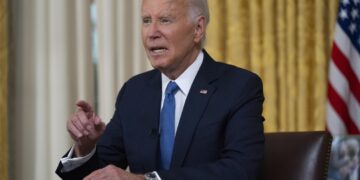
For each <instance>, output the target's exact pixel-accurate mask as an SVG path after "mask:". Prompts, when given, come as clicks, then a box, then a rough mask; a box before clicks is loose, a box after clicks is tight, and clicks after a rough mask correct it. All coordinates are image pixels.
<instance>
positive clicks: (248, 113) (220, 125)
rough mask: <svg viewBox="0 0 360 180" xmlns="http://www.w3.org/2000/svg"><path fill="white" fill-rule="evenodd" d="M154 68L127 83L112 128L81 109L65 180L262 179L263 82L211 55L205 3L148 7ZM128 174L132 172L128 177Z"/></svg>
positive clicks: (167, 0)
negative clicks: (83, 179)
mask: <svg viewBox="0 0 360 180" xmlns="http://www.w3.org/2000/svg"><path fill="white" fill-rule="evenodd" d="M142 21H143V22H142V39H143V44H144V48H145V50H146V53H147V56H148V58H149V60H150V63H151V65H152V66H153V67H154V70H151V71H149V72H145V73H142V74H140V75H137V76H135V77H133V78H131V79H130V80H129V81H127V82H126V83H125V84H124V86H123V87H122V89H121V90H120V93H119V95H118V97H117V101H116V105H115V109H116V110H115V112H114V115H113V117H112V119H111V121H110V123H109V124H108V125H106V126H105V124H104V123H103V122H102V121H101V120H100V118H99V117H97V116H96V114H95V112H94V110H93V108H92V107H91V106H90V105H89V104H88V103H86V102H83V101H79V102H78V103H77V110H76V112H75V113H74V114H73V115H72V117H71V118H70V120H69V121H68V123H67V128H68V131H69V133H70V135H71V137H72V138H73V140H74V142H75V145H74V146H73V147H72V149H71V150H70V151H69V152H68V153H67V154H66V155H65V156H64V157H63V158H62V159H61V162H60V164H59V166H58V168H57V171H56V172H57V173H58V174H59V176H60V177H62V178H64V179H82V178H84V177H85V179H86V180H88V179H153V180H155V179H163V180H167V179H207V180H208V179H227V180H228V179H256V177H257V175H258V173H259V169H260V166H261V161H262V158H263V154H264V152H263V151H264V134H263V117H262V115H261V114H262V104H263V101H264V97H263V92H262V83H261V80H260V78H259V77H258V76H256V75H255V74H253V73H251V72H249V71H246V70H243V69H240V68H237V67H234V66H230V65H226V64H223V63H218V62H215V61H214V60H213V59H212V58H211V57H210V56H209V55H208V54H207V52H206V51H205V50H203V43H204V40H205V32H206V26H207V24H208V21H209V10H208V5H207V1H206V0H143V2H142ZM127 167H129V169H130V172H128V171H125V170H124V169H125V168H127Z"/></svg>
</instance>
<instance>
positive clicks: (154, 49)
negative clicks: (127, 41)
mask: <svg viewBox="0 0 360 180" xmlns="http://www.w3.org/2000/svg"><path fill="white" fill-rule="evenodd" d="M149 50H150V53H151V54H154V55H161V54H164V53H165V52H166V51H167V50H168V49H167V48H165V47H152V48H150V49H149Z"/></svg>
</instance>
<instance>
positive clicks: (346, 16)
mask: <svg viewBox="0 0 360 180" xmlns="http://www.w3.org/2000/svg"><path fill="white" fill-rule="evenodd" d="M339 17H340V18H341V20H345V19H347V18H348V14H347V11H346V10H345V9H341V10H340V14H339Z"/></svg>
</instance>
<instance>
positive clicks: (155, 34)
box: [149, 22, 161, 39]
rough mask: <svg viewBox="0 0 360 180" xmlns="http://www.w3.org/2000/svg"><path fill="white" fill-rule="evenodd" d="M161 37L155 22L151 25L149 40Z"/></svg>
mask: <svg viewBox="0 0 360 180" xmlns="http://www.w3.org/2000/svg"><path fill="white" fill-rule="evenodd" d="M160 36H161V33H160V29H159V25H158V23H157V22H153V23H151V24H150V25H149V38H150V39H157V38H159V37H160Z"/></svg>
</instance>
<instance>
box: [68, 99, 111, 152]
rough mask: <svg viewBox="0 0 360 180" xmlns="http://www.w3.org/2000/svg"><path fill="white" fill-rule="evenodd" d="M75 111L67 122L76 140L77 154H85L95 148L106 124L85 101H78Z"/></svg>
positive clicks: (70, 132)
mask: <svg viewBox="0 0 360 180" xmlns="http://www.w3.org/2000/svg"><path fill="white" fill-rule="evenodd" d="M76 105H77V108H76V111H75V113H74V114H73V115H72V116H71V118H70V119H69V120H68V122H67V130H68V132H69V134H70V136H71V138H72V139H73V140H74V141H75V155H76V156H77V157H78V156H85V155H87V154H89V153H90V152H91V150H93V149H94V148H95V145H96V142H97V140H98V139H99V138H100V136H101V135H102V134H103V132H104V130H105V124H104V123H103V122H102V121H101V119H100V118H99V117H98V116H96V114H95V112H94V109H93V108H92V107H91V105H89V104H88V103H87V102H85V101H78V102H77V103H76Z"/></svg>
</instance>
